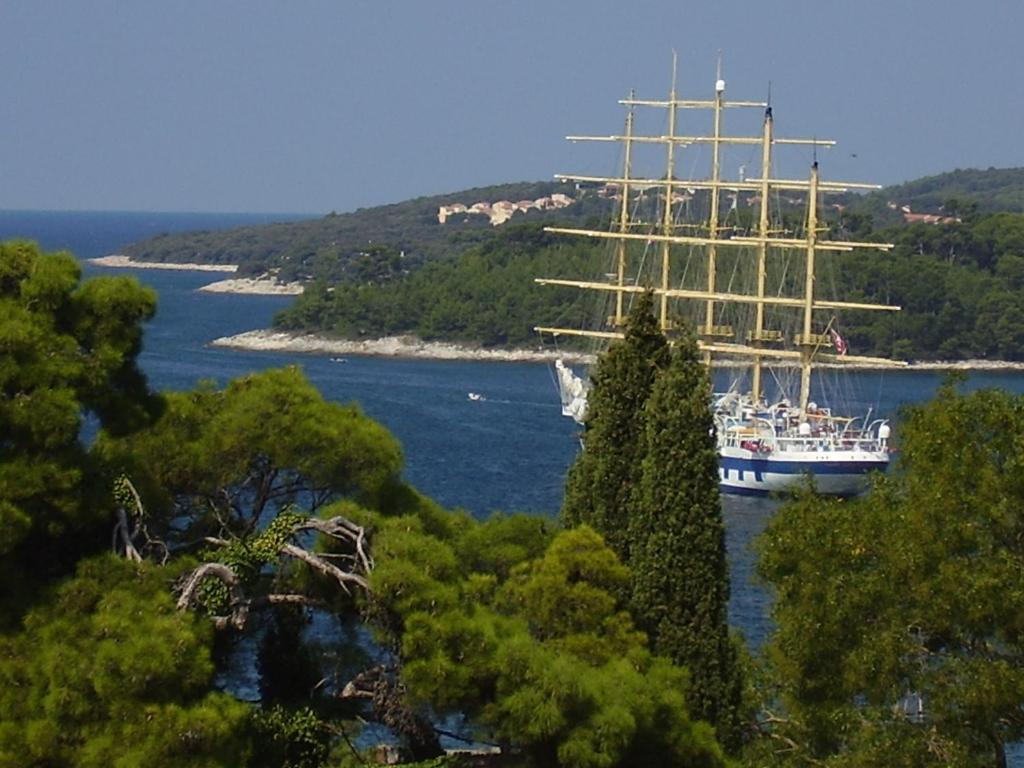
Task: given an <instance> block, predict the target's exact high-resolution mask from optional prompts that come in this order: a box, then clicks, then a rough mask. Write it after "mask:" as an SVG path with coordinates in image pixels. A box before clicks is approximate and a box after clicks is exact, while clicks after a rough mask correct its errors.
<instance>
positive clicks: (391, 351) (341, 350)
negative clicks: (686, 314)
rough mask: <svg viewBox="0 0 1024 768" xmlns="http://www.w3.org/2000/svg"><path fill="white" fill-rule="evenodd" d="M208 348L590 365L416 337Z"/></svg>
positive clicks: (309, 337) (262, 339)
mask: <svg viewBox="0 0 1024 768" xmlns="http://www.w3.org/2000/svg"><path fill="white" fill-rule="evenodd" d="M210 345H211V346H214V347H229V348H231V349H244V350H247V351H258V352H295V353H298V354H306V355H330V356H337V355H366V356H372V357H417V358H429V359H431V360H481V361H494V362H552V361H554V360H556V359H558V358H561V359H564V360H570V361H572V362H580V363H588V362H592V361H593V356H592V355H582V354H562V353H559V352H556V351H554V350H546V349H481V348H477V347H467V346H463V345H460V344H451V343H448V342H437V341H423V340H421V339H418V338H416V337H415V336H385V337H384V338H381V339H367V340H365V341H353V340H347V339H331V338H326V337H324V336H316V335H314V334H296V333H285V332H282V331H247V332H245V333H239V334H236V335H235V336H223V337H221V338H219V339H214V340H213V341H211V342H210Z"/></svg>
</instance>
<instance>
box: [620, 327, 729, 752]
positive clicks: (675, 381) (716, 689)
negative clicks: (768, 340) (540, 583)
mask: <svg viewBox="0 0 1024 768" xmlns="http://www.w3.org/2000/svg"><path fill="white" fill-rule="evenodd" d="M710 389H711V388H710V381H709V378H708V374H707V369H706V368H705V366H704V365H703V364H702V362H701V361H700V359H699V353H698V349H697V344H696V341H695V340H694V338H693V336H692V335H690V334H689V333H685V334H684V335H683V337H682V338H681V339H680V340H679V341H678V342H677V343H676V345H675V347H674V349H673V352H672V356H671V362H670V364H669V366H668V368H667V370H665V371H664V373H663V374H662V375H661V376H659V377H658V379H657V380H656V381H655V383H654V386H653V389H652V391H651V395H650V398H649V400H648V402H647V407H646V409H645V412H644V413H645V425H646V430H645V433H644V436H643V442H642V445H641V447H640V450H641V452H642V455H643V459H642V462H641V475H640V482H639V486H638V489H637V493H636V494H635V496H634V497H633V503H632V505H631V510H630V519H629V527H628V531H629V539H630V541H631V542H632V545H631V553H630V568H631V569H632V574H633V581H632V584H633V600H632V607H633V615H634V616H635V617H636V620H637V623H638V625H639V626H640V627H641V628H642V629H644V630H645V631H646V632H647V633H648V635H649V637H650V640H651V643H652V646H653V650H654V651H655V652H656V653H658V654H660V655H663V656H667V657H669V658H671V659H672V660H673V661H674V662H676V663H677V664H681V665H684V666H686V667H687V668H689V670H690V678H691V689H690V692H689V700H690V708H691V711H692V712H693V714H694V715H695V716H697V717H700V718H702V719H705V720H707V721H709V722H711V723H712V724H714V725H715V726H716V728H717V729H718V734H719V738H720V739H721V740H722V742H723V743H724V744H726V745H733V746H735V745H736V744H737V743H738V740H739V722H738V721H739V703H740V697H741V692H742V690H741V683H740V676H739V671H738V667H737V659H736V649H735V648H734V647H733V644H732V640H731V639H730V637H729V627H728V621H727V618H728V617H727V613H726V610H727V603H728V599H729V573H728V564H727V563H726V552H725V526H724V523H723V520H722V510H721V505H720V503H719V495H718V456H717V451H716V447H715V437H714V421H713V419H712V416H711V411H710V409H709V407H708V404H709V402H710V395H711V392H710Z"/></svg>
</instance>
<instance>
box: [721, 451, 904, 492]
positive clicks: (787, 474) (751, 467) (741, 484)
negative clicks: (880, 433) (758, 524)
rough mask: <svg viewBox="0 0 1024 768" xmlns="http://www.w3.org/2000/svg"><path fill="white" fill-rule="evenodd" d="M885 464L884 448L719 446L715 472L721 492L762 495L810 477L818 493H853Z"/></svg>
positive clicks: (863, 488) (796, 485)
mask: <svg viewBox="0 0 1024 768" xmlns="http://www.w3.org/2000/svg"><path fill="white" fill-rule="evenodd" d="M888 466H889V454H888V452H887V451H863V450H860V451H855V450H851V451H817V450H806V451H786V452H785V453H779V454H768V455H764V454H760V453H757V452H754V451H748V450H745V449H743V448H734V447H722V448H721V449H720V451H719V458H718V475H719V478H720V485H721V489H722V491H723V492H725V493H736V494H746V495H757V496H764V495H769V494H773V493H785V492H788V491H794V490H796V489H797V488H799V487H800V485H801V484H803V483H806V482H807V477H808V476H811V477H812V478H813V481H814V487H815V488H816V489H817V490H818V492H819V493H823V494H826V495H829V496H856V495H857V494H859V493H863V492H864V491H866V490H867V487H868V482H869V477H870V475H871V473H873V472H884V471H885V470H886V468H887V467H888Z"/></svg>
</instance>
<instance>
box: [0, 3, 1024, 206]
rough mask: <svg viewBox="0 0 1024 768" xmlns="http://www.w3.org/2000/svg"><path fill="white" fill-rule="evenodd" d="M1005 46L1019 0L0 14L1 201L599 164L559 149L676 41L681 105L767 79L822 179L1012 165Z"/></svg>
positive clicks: (1014, 120)
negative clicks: (817, 149)
mask: <svg viewBox="0 0 1024 768" xmlns="http://www.w3.org/2000/svg"><path fill="white" fill-rule="evenodd" d="M1022 39H1024V2H1021V0H972V1H971V2H968V0H956V1H951V0H930V1H926V0H919V1H917V2H906V1H901V0H843V1H841V2H840V1H836V0H816V1H815V2H810V1H806V2H805V1H804V0H792V1H784V0H778V1H775V2H773V1H771V0H760V1H759V2H758V1H755V0H747V1H745V2H728V1H727V0H716V1H712V0H672V1H671V2H670V1H668V0H651V1H649V2H645V1H644V0H633V1H632V2H606V1H605V0H547V1H546V2H533V1H532V0H519V2H507V1H506V2H501V3H497V2H486V1H485V0H481V1H479V2H475V3H470V2H464V1H463V2H445V1H444V0H435V1H434V2H427V1H425V0H407V1H405V2H389V1H388V0H369V1H365V2H364V1H363V0H330V1H328V0H322V1H313V0H309V1H305V0H295V1H294V2H282V1H281V0H274V1H268V0H172V1H171V2H168V1H167V0H161V1H160V2H155V1H154V0H123V1H118V0H90V2H84V1H82V2H79V1H78V0H63V1H61V2H58V1H56V0H0V208H44V209H86V210H175V211H183V210H187V211H253V212H268V211H269V212H286V211H287V212H326V211H330V210H336V211H339V212H340V211H348V210H354V209H356V208H359V207H364V206H369V205H376V204H380V203H386V202H397V201H400V200H405V199H408V198H410V197H415V196H418V195H426V194H434V193H440V192H449V191H454V190H459V189H463V188H467V187H471V186H480V185H486V184H493V183H499V182H504V181H514V180H535V179H546V178H550V177H551V176H552V174H554V173H556V172H562V171H577V170H585V171H602V172H607V173H611V172H612V171H613V170H614V167H615V157H614V156H609V155H608V154H607V153H605V154H603V155H602V154H601V153H600V151H599V150H596V149H595V147H593V146H588V147H586V148H585V149H586V153H584V148H581V147H572V146H571V145H569V144H568V143H566V142H565V140H564V138H563V137H564V136H565V135H566V134H568V133H609V132H615V131H619V130H621V121H622V107H620V106H619V105H617V104H616V103H615V102H616V100H617V99H619V98H622V97H624V96H625V95H626V93H627V92H628V90H629V88H631V87H635V88H637V89H638V92H639V94H640V95H641V96H649V97H656V96H663V95H664V94H665V93H666V92H667V90H668V85H669V70H670V62H671V52H672V50H673V49H676V50H677V51H678V53H679V83H680V91H681V92H682V93H686V94H692V95H697V96H707V95H710V93H711V92H712V86H713V80H714V67H715V59H716V56H717V51H719V50H721V51H722V56H723V62H724V65H723V66H724V75H725V78H726V80H727V81H728V85H729V90H728V93H729V95H730V96H732V97H734V98H753V99H760V98H763V97H764V95H765V94H766V92H767V89H768V81H769V80H770V81H771V83H772V101H773V104H774V106H775V115H776V124H777V125H778V126H779V130H780V131H783V132H786V133H788V134H790V135H800V136H817V137H823V138H833V139H837V140H839V141H840V147H839V148H837V149H835V150H831V151H829V152H828V153H823V154H822V155H821V160H822V165H823V168H824V170H825V174H826V175H827V176H828V177H830V178H842V179H846V180H862V181H878V182H881V183H885V184H891V183H897V182H900V181H905V180H908V179H913V178H918V177H920V176H924V175H929V174H934V173H939V172H942V171H946V170H952V169H954V168H958V167H959V168H968V167H988V166H997V167H1011V166H1024V138H1022V136H1024V53H1022V50H1024V45H1022ZM595 158H596V159H595ZM730 162H732V161H730ZM736 162H737V163H738V161H736ZM588 164H590V165H588Z"/></svg>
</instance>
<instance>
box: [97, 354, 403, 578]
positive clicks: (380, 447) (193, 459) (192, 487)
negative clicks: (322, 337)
mask: <svg viewBox="0 0 1024 768" xmlns="http://www.w3.org/2000/svg"><path fill="white" fill-rule="evenodd" d="M99 451H100V453H101V455H102V456H103V458H104V460H105V461H106V462H107V463H108V464H109V465H111V466H116V467H119V468H122V469H123V470H124V471H126V472H127V473H128V474H129V475H131V477H132V479H133V482H134V483H135V484H136V487H137V488H138V489H139V491H140V493H141V495H142V497H143V499H144V501H145V503H146V507H147V510H148V511H149V512H150V513H151V516H153V517H154V518H156V521H155V522H154V526H156V525H158V524H160V521H162V528H161V529H160V531H159V532H160V533H161V534H164V535H167V536H169V537H184V538H185V539H187V540H191V539H192V538H193V537H194V536H195V535H197V534H199V533H201V532H202V531H204V530H207V531H212V532H215V533H216V534H217V535H222V534H224V533H225V532H229V533H232V534H235V535H242V534H246V533H252V532H254V531H255V529H256V528H257V525H258V524H259V523H261V522H262V523H267V522H269V520H268V519H266V517H265V515H268V514H270V513H271V512H273V513H274V514H277V513H278V512H279V511H280V510H282V509H283V508H284V507H286V506H287V505H296V506H297V507H299V508H300V509H305V510H308V511H310V512H315V511H316V510H317V509H318V508H319V507H321V506H322V505H323V504H324V503H326V502H327V501H329V500H331V499H332V498H335V497H337V496H339V495H342V494H369V495H373V494H377V493H379V492H380V491H381V488H382V486H384V485H386V484H387V483H389V482H390V481H391V480H392V479H393V478H394V477H395V475H397V473H398V471H399V469H400V468H401V463H402V455H401V449H400V448H399V446H398V443H397V442H396V441H395V440H394V438H393V437H392V436H391V435H390V433H388V431H387V430H386V429H384V428H383V427H382V426H380V425H379V424H377V423H376V422H374V421H372V420H370V419H368V418H367V417H366V416H364V415H363V414H362V412H361V411H360V410H359V408H358V407H357V406H355V405H339V404H336V403H330V402H327V401H326V400H324V399H323V397H322V396H321V395H320V393H319V392H318V391H317V390H316V389H315V388H314V387H313V386H312V385H311V384H310V383H309V382H308V381H307V380H306V378H305V377H304V376H303V375H302V373H301V372H300V371H299V370H298V369H297V368H285V369H278V370H269V371H264V372H262V373H258V374H252V375H250V376H246V377H244V378H241V379H236V380H235V381H232V382H231V383H230V384H229V385H228V386H227V387H226V388H225V389H224V390H223V391H215V390H213V389H211V388H209V387H206V388H200V389H198V390H196V391H194V392H187V393H177V394H171V395H168V397H167V412H166V413H165V414H164V415H163V417H162V418H161V419H160V420H159V421H158V422H157V423H156V424H155V425H154V427H153V428H152V429H149V430H147V431H146V432H143V433H139V434H137V435H133V436H130V437H127V438H123V439H114V438H111V437H110V436H106V435H104V436H103V437H102V438H101V440H100V445H99ZM182 515H186V516H187V517H188V520H187V522H188V525H187V526H186V527H184V528H183V527H182V525H181V522H182V520H181V516H182ZM175 519H177V520H178V522H177V523H174V524H173V525H172V524H171V523H172V521H173V520H175ZM292 522H294V520H293V521H292ZM274 525H276V526H280V528H277V527H271V528H270V529H268V530H267V531H265V532H264V533H263V534H261V536H262V538H261V539H254V540H249V541H247V542H246V543H245V544H244V548H248V549H251V548H252V547H259V546H264V545H265V546H264V548H265V549H267V552H269V551H270V550H272V549H273V544H274V542H273V541H271V539H270V538H269V537H270V536H271V535H272V534H273V533H274V532H275V531H276V532H278V533H283V532H284V531H285V530H286V529H287V528H288V525H289V523H288V522H287V521H286V520H282V521H281V522H280V523H276V524H274ZM224 528H226V529H227V530H226V531H225V530H223V529H224ZM267 552H264V555H266V554H267ZM237 554H238V556H239V558H242V559H244V558H245V557H250V555H251V556H253V557H255V560H254V561H253V563H252V567H253V568H255V567H256V566H257V565H258V564H259V562H260V559H259V554H258V553H256V552H251V553H248V554H246V553H244V552H242V551H239V552H238V553H237ZM239 562H241V561H239Z"/></svg>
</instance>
